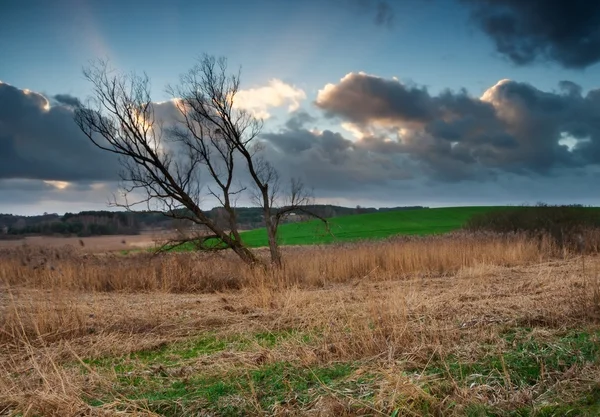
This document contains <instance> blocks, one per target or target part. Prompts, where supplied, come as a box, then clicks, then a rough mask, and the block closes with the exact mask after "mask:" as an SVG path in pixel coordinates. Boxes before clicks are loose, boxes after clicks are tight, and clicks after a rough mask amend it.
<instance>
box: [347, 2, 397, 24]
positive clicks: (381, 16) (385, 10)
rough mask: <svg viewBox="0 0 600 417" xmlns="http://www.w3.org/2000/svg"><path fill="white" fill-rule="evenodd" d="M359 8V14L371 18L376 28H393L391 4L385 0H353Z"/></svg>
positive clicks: (393, 16)
mask: <svg viewBox="0 0 600 417" xmlns="http://www.w3.org/2000/svg"><path fill="white" fill-rule="evenodd" d="M353 1H355V2H356V3H357V4H358V6H359V11H360V12H361V13H368V14H369V15H371V16H373V22H374V23H375V24H376V25H378V26H388V27H390V26H393V24H394V18H395V14H394V9H393V8H392V5H391V2H390V1H387V0H353Z"/></svg>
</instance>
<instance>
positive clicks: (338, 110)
mask: <svg viewBox="0 0 600 417" xmlns="http://www.w3.org/2000/svg"><path fill="white" fill-rule="evenodd" d="M559 88H560V91H553V92H544V91H540V90H538V89H536V88H535V87H533V86H531V85H529V84H524V83H519V82H515V81H510V80H502V81H500V82H498V83H497V84H496V85H495V86H493V87H491V88H489V89H488V90H487V91H486V92H485V94H484V95H483V96H482V97H480V98H478V97H473V96H470V95H469V94H468V93H467V92H466V91H459V92H452V91H445V92H442V93H441V94H439V95H431V94H429V93H428V92H427V90H426V89H424V88H420V87H416V86H406V85H404V84H402V83H400V82H398V81H396V80H385V79H382V78H379V77H375V76H371V75H368V74H364V73H351V74H348V75H347V76H345V77H344V78H343V79H342V80H341V81H340V82H339V83H338V84H329V85H327V86H326V87H325V88H324V89H323V90H321V91H320V92H319V96H318V98H317V101H316V105H317V106H318V107H320V108H321V109H323V110H324V111H325V113H326V115H328V116H329V117H330V118H333V119H335V118H337V119H340V120H342V121H346V122H349V123H352V124H353V125H354V126H355V128H356V129H357V130H359V131H360V132H361V133H362V135H363V136H364V138H361V139H360V140H359V141H358V143H360V144H361V145H364V146H366V147H368V148H370V149H373V148H376V147H382V146H384V147H385V148H386V149H387V153H388V154H389V152H396V153H400V154H404V155H408V156H410V158H411V159H412V160H414V161H417V162H418V163H419V164H421V165H422V166H423V167H424V169H425V170H426V171H430V172H431V174H432V175H434V176H436V177H437V178H438V179H440V180H447V181H456V180H461V179H466V178H471V179H481V178H484V179H487V178H488V177H490V178H491V177H494V176H495V175H498V174H500V173H502V172H512V173H517V174H522V175H532V174H538V175H554V174H555V173H556V172H558V170H560V169H566V168H578V167H585V166H588V165H595V164H598V163H600V117H599V111H600V90H592V91H590V92H588V93H587V94H585V95H583V94H582V91H581V88H580V87H579V86H578V85H576V84H574V83H572V82H568V81H564V82H562V83H560V85H559ZM378 134H379V139H378V136H377V135H378ZM367 139H368V140H367Z"/></svg>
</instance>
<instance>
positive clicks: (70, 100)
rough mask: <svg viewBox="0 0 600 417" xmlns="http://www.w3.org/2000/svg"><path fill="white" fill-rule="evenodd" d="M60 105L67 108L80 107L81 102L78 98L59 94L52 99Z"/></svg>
mask: <svg viewBox="0 0 600 417" xmlns="http://www.w3.org/2000/svg"><path fill="white" fill-rule="evenodd" d="M52 98H53V99H54V100H55V101H56V102H57V103H58V104H63V105H65V106H71V107H80V106H81V101H80V100H79V99H78V98H77V97H73V96H71V95H69V94H57V95H55V96H54V97H52Z"/></svg>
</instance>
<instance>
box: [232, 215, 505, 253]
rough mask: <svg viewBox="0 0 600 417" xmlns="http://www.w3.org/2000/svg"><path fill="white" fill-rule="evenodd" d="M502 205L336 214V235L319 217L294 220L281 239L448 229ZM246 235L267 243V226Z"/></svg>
mask: <svg viewBox="0 0 600 417" xmlns="http://www.w3.org/2000/svg"><path fill="white" fill-rule="evenodd" d="M500 208H503V207H445V208H436V209H421V210H407V211H391V212H385V213H369V214H358V215H352V216H343V217H335V218H332V219H330V220H329V222H330V228H331V232H332V234H333V236H332V235H330V234H328V233H327V232H326V230H325V227H324V225H323V223H322V222H321V221H319V220H313V221H309V222H304V223H291V224H284V225H281V226H280V228H279V239H280V243H281V244H282V245H313V244H321V243H333V242H346V241H353V240H360V239H376V238H385V237H389V236H393V235H399V234H400V235H428V234H434V233H446V232H450V231H452V230H456V229H459V228H460V227H461V226H462V225H463V224H464V223H465V222H466V221H467V220H468V219H469V218H470V217H471V216H473V215H474V214H478V213H483V212H486V211H490V210H494V209H500ZM242 238H243V239H244V241H245V242H246V243H247V244H248V246H250V247H260V246H266V245H267V233H266V231H265V229H256V230H250V231H248V232H244V233H242Z"/></svg>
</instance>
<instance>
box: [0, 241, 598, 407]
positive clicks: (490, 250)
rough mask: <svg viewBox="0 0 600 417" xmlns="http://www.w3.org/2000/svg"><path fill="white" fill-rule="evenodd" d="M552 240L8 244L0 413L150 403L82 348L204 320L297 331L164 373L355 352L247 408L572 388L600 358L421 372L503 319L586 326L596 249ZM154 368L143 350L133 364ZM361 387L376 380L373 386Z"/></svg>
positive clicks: (478, 353)
mask: <svg viewBox="0 0 600 417" xmlns="http://www.w3.org/2000/svg"><path fill="white" fill-rule="evenodd" d="M557 255H558V254H557V253H556V251H555V250H554V248H553V246H552V244H551V243H550V242H547V241H543V242H541V243H540V242H538V241H530V240H527V239H525V238H523V237H519V236H511V237H500V236H488V235H460V234H459V235H451V236H445V237H431V238H422V239H420V238H414V239H403V240H396V241H386V242H379V243H370V244H367V243H363V244H356V245H343V246H342V245H340V246H332V247H327V248H321V247H316V248H310V247H306V248H291V249H287V250H286V264H285V267H284V268H283V269H282V270H274V271H265V270H262V269H249V268H246V267H244V266H243V265H241V264H240V263H238V262H237V261H236V260H235V258H233V257H231V256H229V255H198V254H191V253H188V254H164V255H161V256H159V257H154V258H153V257H151V256H149V255H146V254H139V255H135V256H128V257H121V256H113V255H103V256H90V255H83V254H81V253H78V252H77V251H72V252H69V251H57V250H54V249H52V250H51V249H47V250H44V251H39V250H35V251H34V250H32V249H23V248H21V249H19V250H18V251H11V252H5V253H3V254H2V255H0V285H1V286H2V292H1V293H0V415H2V413H3V412H4V413H11V412H15V413H16V412H18V413H22V415H114V414H117V413H119V414H128V415H153V411H151V410H150V409H149V408H148V407H147V404H145V403H144V402H139V401H134V400H132V399H131V398H130V397H129V396H127V395H125V394H124V393H122V392H121V391H119V389H118V388H115V387H118V386H119V385H118V384H119V383H117V381H121V380H122V376H119V375H117V374H116V373H115V371H114V370H112V368H110V369H105V368H102V367H94V366H92V365H88V364H87V362H86V364H85V365H81V362H80V360H83V359H87V360H90V359H94V358H102V357H106V356H112V357H121V356H123V355H127V354H128V353H129V352H136V351H140V350H148V349H154V348H156V347H158V346H164V345H165V344H168V345H172V344H173V343H184V342H185V341H186V340H190V338H194V337H198V336H199V335H203V334H205V333H206V332H211V334H215V335H216V336H217V337H230V336H232V335H241V334H244V335H251V334H256V333H272V334H279V333H281V332H282V331H286V332H287V331H293V332H294V333H293V334H296V335H297V336H291V337H286V338H284V339H282V340H281V341H279V342H278V343H277V344H275V345H274V346H271V347H269V348H265V347H264V346H262V345H260V344H257V343H254V344H252V345H250V347H249V348H247V349H245V350H243V351H232V350H225V351H218V352H215V353H211V354H209V355H204V356H199V357H193V358H188V359H186V360H182V361H181V363H179V364H177V365H176V366H174V367H172V369H169V375H175V376H173V378H174V380H175V379H177V378H179V379H182V378H183V379H184V380H187V378H189V377H190V376H193V375H221V374H223V372H229V370H244V369H245V370H252V369H254V370H256V369H262V368H260V367H264V366H266V365H269V364H278V363H290V364H295V365H294V366H297V367H299V369H309V370H312V369H318V368H319V367H323V366H328V365H330V364H335V363H346V362H352V363H359V366H358V369H357V370H356V371H354V373H353V374H352V375H351V376H350V377H349V379H350V380H352V381H355V384H354V385H353V387H355V388H353V389H355V391H352V390H341V389H336V388H335V387H333V388H331V387H329V386H327V384H325V383H323V386H322V389H323V390H325V391H324V392H325V394H323V395H320V396H319V397H318V398H317V399H316V400H315V401H313V402H311V403H310V404H308V405H303V406H302V407H300V406H299V405H296V406H294V405H293V403H289V404H287V405H286V404H283V403H281V404H277V405H275V406H274V407H273V408H270V409H268V410H267V409H264V406H262V405H261V404H262V403H261V401H260V395H259V393H256V392H255V391H256V390H257V389H258V388H256V389H253V390H251V392H254V393H255V394H253V395H249V396H247V397H243V398H238V399H237V401H241V402H243V403H244V404H246V406H247V408H246V409H247V410H250V411H247V412H248V413H249V414H255V415H260V414H273V415H290V414H291V415H378V413H388V414H389V413H391V412H392V411H394V410H395V409H401V410H403V413H405V414H400V415H420V414H419V411H418V407H417V405H418V404H420V403H422V402H427V403H428V404H430V407H432V408H431V410H433V411H432V412H434V413H438V414H439V415H461V410H463V409H462V408H461V407H462V405H464V406H466V405H467V404H469V403H471V402H473V401H478V402H481V403H482V404H495V405H497V406H499V407H504V409H511V408H515V407H518V406H522V405H527V404H530V403H531V402H532V401H534V399H537V398H541V396H542V395H543V393H544V392H546V391H548V390H549V389H550V388H549V387H550V384H554V385H552V386H553V387H557V386H559V385H560V386H561V387H563V386H564V387H565V388H561V391H560V392H561V395H567V394H569V393H571V395H573V396H576V395H577V393H578V392H580V391H581V390H583V388H582V386H583V385H582V383H580V382H578V381H580V380H582V379H585V378H587V379H586V381H592V382H593V383H597V384H598V383H600V378H599V377H598V375H600V372H597V371H599V370H600V369H599V368H598V366H597V365H593V364H591V365H589V367H588V368H585V367H583V368H581V369H572V370H570V371H565V372H564V373H561V374H556V375H555V374H552V375H549V376H548V377H547V378H545V379H544V381H543V382H544V384H547V385H544V384H538V385H536V386H534V387H517V386H515V387H513V388H512V389H510V388H507V387H506V386H507V385H508V386H509V387H510V384H508V383H506V382H507V381H504V382H505V384H504V385H502V386H500V385H497V384H496V385H495V384H493V383H490V384H487V385H486V384H483V385H473V386H469V385H467V386H465V385H464V384H461V383H460V382H459V381H455V380H453V379H452V377H451V375H450V374H448V376H447V378H446V379H445V380H444V384H443V385H440V382H439V381H438V380H436V379H432V377H431V375H429V373H428V369H429V368H431V367H432V363H434V362H436V363H439V362H440V361H441V363H447V361H450V359H448V358H460V360H461V361H464V362H468V361H470V360H475V359H476V358H481V357H483V356H485V355H486V354H487V353H486V351H485V349H488V348H489V346H495V347H496V348H497V349H499V350H500V351H501V350H502V349H504V348H508V347H509V346H507V345H506V344H507V341H506V338H505V337H503V336H502V335H503V334H504V333H505V332H506V331H508V330H510V329H520V328H527V329H533V330H531V331H532V332H533V333H532V334H533V336H532V337H534V336H535V337H537V338H548V340H553V339H552V337H554V336H556V335H560V334H563V333H564V332H565V331H566V330H568V329H573V328H580V329H587V330H589V329H597V324H596V323H597V322H598V318H599V317H600V302H599V301H600V300H599V295H598V294H599V293H600V292H599V289H600V286H599V283H598V279H597V274H596V271H597V270H598V266H599V265H600V259H599V258H597V257H595V256H589V257H587V258H586V259H585V264H584V263H583V261H584V259H582V257H581V256H579V255H575V254H572V255H568V256H567V257H566V258H565V259H557ZM560 255H561V257H564V256H563V255H565V254H560ZM306 335H309V336H311V337H310V338H309V340H306V339H305V338H304V336H306ZM486 346H487V347H486ZM482 355H483V356H482ZM78 364H79V365H78ZM82 369H85V370H86V372H82ZM415 370H418V371H415ZM155 371H156V370H155V369H154V368H149V367H148V365H146V364H144V363H138V364H137V365H136V370H135V371H134V372H135V373H136V374H135V375H142V376H143V375H148V373H152V372H155ZM163 371H164V370H162V371H161V372H163ZM568 372H571V374H569V373H568ZM573 373H574V374H573ZM367 374H375V375H377V378H375V380H374V381H373V382H372V383H370V384H366V383H364V382H362V379H361V376H363V375H367ZM135 375H134V376H135ZM573 375H575V376H573ZM144 378H145V377H144ZM120 383H122V382H120ZM365 384H366V385H365ZM424 384H427V386H428V387H429V388H428V389H427V390H425V389H424ZM557 384H558V385H557ZM552 389H556V388H552ZM360 390H371V391H370V392H371V393H372V395H371V396H370V397H369V400H368V401H367V400H365V399H361V398H367V397H364V395H363V394H364V393H363V394H361V393H360V392H359V391H360ZM436 390H437V391H436ZM361 392H362V391H361ZM107 395H108V396H109V397H111V398H112V399H113V400H112V401H109V402H108V403H106V404H105V405H104V406H103V407H91V406H90V405H89V404H88V403H87V402H86V401H84V399H85V398H86V397H87V398H98V397H99V396H107ZM230 401H233V399H231V400H230ZM450 403H452V404H454V405H453V407H454V408H450ZM456 404H458V406H456ZM461 404H462V405H461ZM3 410H4V411H3ZM411 413H412V414H411ZM440 413H441V414H440ZM181 414H185V413H184V412H183V411H182V412H181ZM188 414H190V415H191V414H192V412H191V411H189V412H188ZM171 415H178V414H171Z"/></svg>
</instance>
